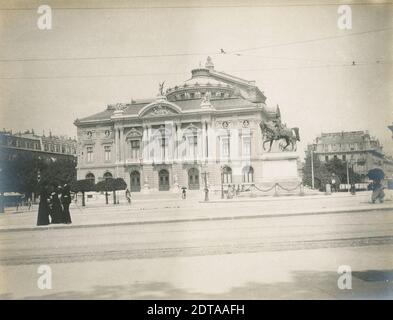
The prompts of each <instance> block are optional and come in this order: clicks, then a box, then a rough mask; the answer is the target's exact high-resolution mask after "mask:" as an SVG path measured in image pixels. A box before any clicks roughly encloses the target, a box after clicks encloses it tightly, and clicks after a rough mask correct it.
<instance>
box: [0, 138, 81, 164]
mask: <svg viewBox="0 0 393 320" xmlns="http://www.w3.org/2000/svg"><path fill="white" fill-rule="evenodd" d="M22 154H36V155H38V156H40V157H42V158H43V159H45V158H46V159H49V158H50V159H58V158H69V159H74V158H75V157H76V140H75V139H71V138H66V137H58V136H52V134H50V135H49V136H44V135H43V136H38V135H36V134H34V131H33V130H32V131H25V132H24V133H21V132H19V133H12V132H11V131H5V130H3V131H1V132H0V161H11V160H13V159H15V158H16V157H18V155H22Z"/></svg>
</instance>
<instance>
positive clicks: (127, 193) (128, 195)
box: [126, 188, 131, 204]
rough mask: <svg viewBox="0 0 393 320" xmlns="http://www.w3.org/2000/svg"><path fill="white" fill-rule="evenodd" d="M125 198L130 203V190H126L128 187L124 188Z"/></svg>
mask: <svg viewBox="0 0 393 320" xmlns="http://www.w3.org/2000/svg"><path fill="white" fill-rule="evenodd" d="M126 199H127V201H128V204H131V192H130V190H128V188H127V189H126Z"/></svg>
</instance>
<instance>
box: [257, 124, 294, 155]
mask: <svg viewBox="0 0 393 320" xmlns="http://www.w3.org/2000/svg"><path fill="white" fill-rule="evenodd" d="M259 126H260V128H261V131H262V134H263V138H264V139H265V140H264V141H263V144H262V146H263V150H266V149H265V144H266V143H268V142H269V143H270V146H269V151H268V152H270V151H271V149H272V144H273V142H274V141H280V140H282V139H283V140H285V143H286V145H282V144H280V145H279V146H280V148H281V150H282V151H285V150H286V149H287V147H288V146H289V145H291V151H296V141H300V136H299V128H297V127H295V128H287V127H286V126H285V125H283V124H282V123H281V122H278V121H267V122H266V121H262V122H261V123H260V124H259Z"/></svg>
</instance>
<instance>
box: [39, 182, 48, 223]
mask: <svg viewBox="0 0 393 320" xmlns="http://www.w3.org/2000/svg"><path fill="white" fill-rule="evenodd" d="M49 204H50V193H49V190H48V188H47V187H44V188H43V189H42V191H41V193H40V204H39V205H38V216H37V226H46V225H48V224H49V223H50V222H49V215H50V207H49Z"/></svg>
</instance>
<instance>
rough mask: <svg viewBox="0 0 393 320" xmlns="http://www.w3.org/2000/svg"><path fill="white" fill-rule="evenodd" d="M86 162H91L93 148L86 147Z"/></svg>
mask: <svg viewBox="0 0 393 320" xmlns="http://www.w3.org/2000/svg"><path fill="white" fill-rule="evenodd" d="M86 152H87V162H93V147H87V148H86Z"/></svg>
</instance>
